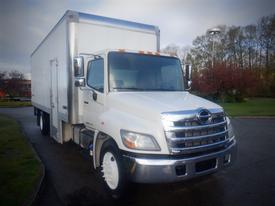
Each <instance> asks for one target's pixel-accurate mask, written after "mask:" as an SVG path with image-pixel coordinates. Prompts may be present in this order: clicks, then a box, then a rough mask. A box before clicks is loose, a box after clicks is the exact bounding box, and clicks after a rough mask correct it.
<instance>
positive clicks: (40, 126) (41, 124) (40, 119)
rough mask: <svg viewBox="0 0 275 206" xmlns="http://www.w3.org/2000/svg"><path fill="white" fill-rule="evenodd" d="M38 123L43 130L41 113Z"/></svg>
mask: <svg viewBox="0 0 275 206" xmlns="http://www.w3.org/2000/svg"><path fill="white" fill-rule="evenodd" d="M39 124H40V130H41V131H42V130H43V117H42V115H40V122H39Z"/></svg>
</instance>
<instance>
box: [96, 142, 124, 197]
mask: <svg viewBox="0 0 275 206" xmlns="http://www.w3.org/2000/svg"><path fill="white" fill-rule="evenodd" d="M100 175H101V177H102V181H103V184H104V186H105V189H106V190H107V192H108V194H110V195H111V197H112V198H114V199H120V198H121V197H122V196H123V195H124V193H125V190H126V187H127V186H128V180H127V176H126V173H125V169H124V167H123V161H122V158H121V156H120V154H119V149H118V147H117V146H116V144H115V143H114V142H113V141H110V140H109V141H107V142H105V143H104V144H103V146H102V150H101V155H100Z"/></svg>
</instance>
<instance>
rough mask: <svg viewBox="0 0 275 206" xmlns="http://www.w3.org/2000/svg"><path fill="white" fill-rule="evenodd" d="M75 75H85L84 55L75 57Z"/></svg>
mask: <svg viewBox="0 0 275 206" xmlns="http://www.w3.org/2000/svg"><path fill="white" fill-rule="evenodd" d="M74 76H75V77H83V76H84V59H83V57H75V58H74Z"/></svg>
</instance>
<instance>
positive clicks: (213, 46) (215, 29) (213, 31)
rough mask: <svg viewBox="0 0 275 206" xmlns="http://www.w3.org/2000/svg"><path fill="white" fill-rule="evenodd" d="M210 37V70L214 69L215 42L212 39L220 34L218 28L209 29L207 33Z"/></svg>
mask: <svg viewBox="0 0 275 206" xmlns="http://www.w3.org/2000/svg"><path fill="white" fill-rule="evenodd" d="M207 32H208V33H209V34H210V35H211V36H212V69H213V68H214V58H215V41H214V37H215V35H216V34H219V33H221V30H220V28H218V27H215V28H212V29H209V30H208V31H207Z"/></svg>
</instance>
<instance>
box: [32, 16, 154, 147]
mask: <svg viewBox="0 0 275 206" xmlns="http://www.w3.org/2000/svg"><path fill="white" fill-rule="evenodd" d="M109 48H123V49H131V50H148V51H157V50H159V29H158V27H156V26H151V25H145V24H140V23H134V22H128V21H123V20H118V19H112V18H107V17H101V16H95V15H88V14H84V13H78V12H74V11H67V12H66V14H65V15H64V16H63V17H62V18H61V20H60V21H59V22H58V23H57V24H56V25H55V27H54V28H53V29H52V30H51V32H50V33H49V34H48V35H47V37H46V38H45V39H44V40H43V41H42V42H41V44H40V45H39V46H38V47H37V48H36V49H35V51H34V52H33V53H32V55H31V68H32V77H33V80H32V103H33V105H34V106H35V107H36V108H40V109H42V110H43V111H46V112H47V113H48V114H51V115H50V122H51V124H50V127H51V130H50V131H51V136H52V137H54V138H55V139H56V140H57V141H58V142H63V138H62V136H63V134H62V127H64V123H65V122H66V123H69V124H81V123H83V122H82V118H81V116H82V114H81V108H79V98H81V95H80V94H79V89H78V88H75V86H74V78H75V77H74V71H73V58H74V57H76V56H78V55H80V54H94V53H95V52H99V51H102V50H105V49H109ZM62 121H63V125H62Z"/></svg>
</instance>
